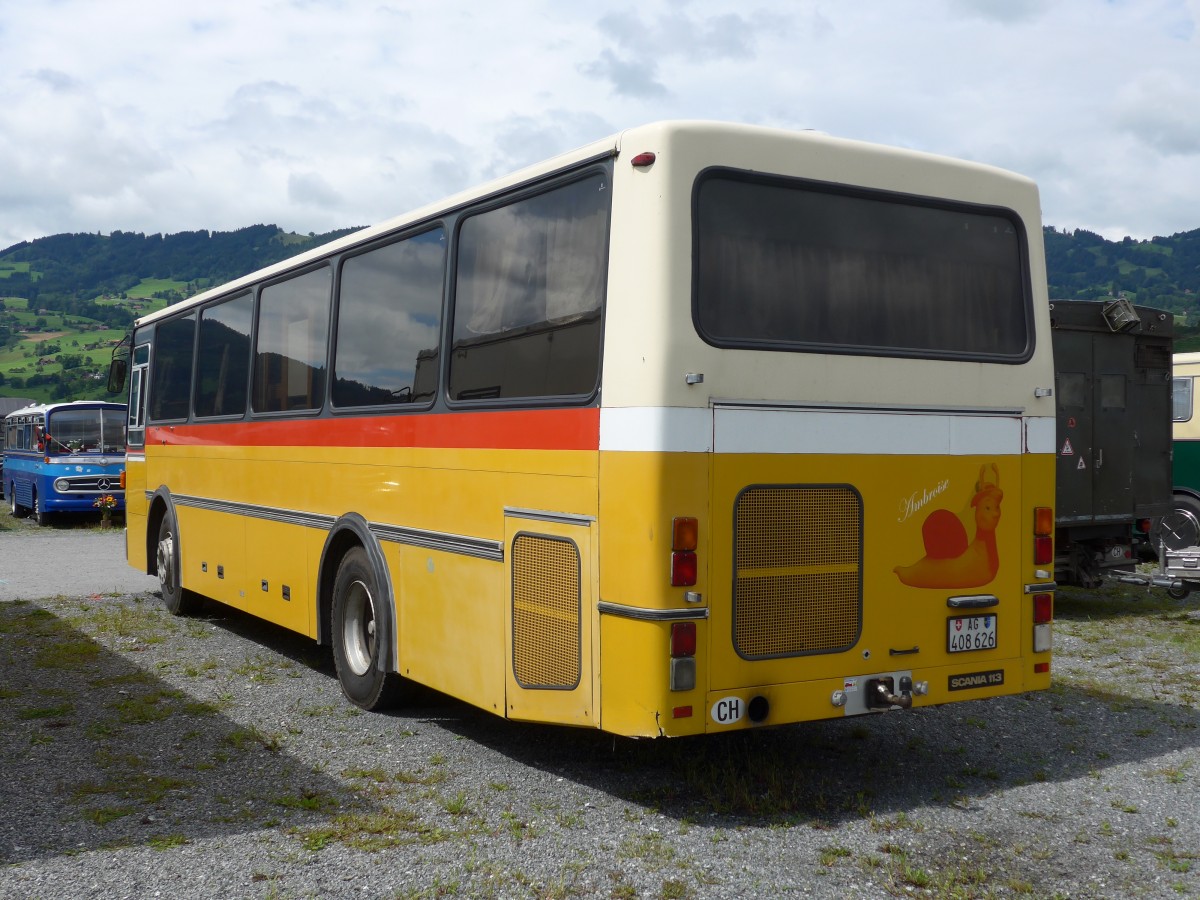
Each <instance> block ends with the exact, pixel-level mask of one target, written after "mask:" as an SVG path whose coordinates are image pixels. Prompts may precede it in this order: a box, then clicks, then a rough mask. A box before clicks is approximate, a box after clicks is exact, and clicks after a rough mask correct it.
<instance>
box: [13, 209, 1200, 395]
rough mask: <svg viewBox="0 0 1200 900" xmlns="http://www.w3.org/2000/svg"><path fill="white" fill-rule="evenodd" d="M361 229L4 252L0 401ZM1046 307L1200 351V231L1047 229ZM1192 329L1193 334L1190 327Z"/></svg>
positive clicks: (48, 387)
mask: <svg viewBox="0 0 1200 900" xmlns="http://www.w3.org/2000/svg"><path fill="white" fill-rule="evenodd" d="M353 230H354V229H351V228H347V229H341V230H338V231H333V232H329V233H328V234H321V235H317V234H309V235H299V234H294V233H290V232H285V231H283V230H282V229H280V228H279V227H278V226H275V225H251V226H249V227H248V228H240V229H238V230H237V231H224V232H222V231H185V232H180V233H178V234H168V235H162V234H150V235H146V234H140V233H132V232H122V231H114V232H113V233H112V234H110V235H101V234H56V235H51V236H50V237H44V238H38V239H37V240H34V241H24V242H22V243H20V244H14V245H13V246H11V247H9V248H7V249H6V250H4V251H2V252H0V304H2V306H0V396H7V397H12V396H23V397H34V398H36V399H38V400H50V399H71V400H77V399H90V398H98V397H102V396H104V377H105V373H106V372H107V369H108V362H109V360H110V359H111V357H112V347H113V345H114V344H115V343H116V342H117V341H119V340H120V338H121V336H122V335H124V334H125V332H126V331H127V330H128V328H129V325H130V323H132V321H133V319H134V318H135V317H136V316H140V315H145V314H146V313H148V312H151V311H153V310H155V309H160V308H162V307H163V306H165V305H166V304H168V303H173V302H175V301H177V300H181V299H183V298H185V297H190V296H191V295H192V294H195V293H197V292H198V291H201V290H204V289H205V288H207V287H210V286H212V285H216V284H221V283H223V282H225V281H229V280H230V279H233V278H237V277H239V276H241V275H244V274H246V273H247V272H252V271H254V270H255V269H259V268H262V267H263V266H266V265H270V264H271V263H275V262H279V261H280V260H283V259H287V258H288V257H290V256H293V255H295V254H297V253H302V252H304V251H306V250H309V249H312V248H313V247H317V246H320V245H321V244H324V243H326V242H328V241H331V240H333V239H335V238H338V237H341V236H342V235H345V234H349V233H350V232H351V231H353ZM1043 240H1044V242H1045V248H1046V267H1047V280H1048V282H1049V288H1050V296H1051V298H1055V299H1057V298H1063V299H1097V300H1098V299H1104V298H1108V297H1114V296H1121V295H1124V296H1126V297H1128V298H1129V299H1130V300H1133V301H1134V302H1136V303H1139V304H1143V305H1147V306H1157V307H1159V308H1161V309H1166V310H1170V311H1171V312H1173V313H1175V314H1176V315H1177V316H1179V317H1180V327H1179V328H1177V331H1176V336H1177V343H1176V348H1177V349H1200V229H1198V230H1196V231H1188V232H1182V233H1178V234H1173V235H1171V236H1170V237H1156V238H1152V239H1151V240H1148V241H1135V240H1133V239H1132V238H1125V239H1124V240H1122V241H1108V240H1105V239H1104V238H1102V237H1100V235H1098V234H1093V233H1092V232H1090V231H1083V230H1076V231H1073V232H1067V231H1059V230H1057V229H1056V228H1054V227H1053V226H1047V227H1046V228H1045V229H1044V230H1043ZM1189 322H1196V323H1198V324H1196V325H1189V324H1188V323H1189Z"/></svg>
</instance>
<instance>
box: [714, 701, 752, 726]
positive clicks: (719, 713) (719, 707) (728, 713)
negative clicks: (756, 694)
mask: <svg viewBox="0 0 1200 900" xmlns="http://www.w3.org/2000/svg"><path fill="white" fill-rule="evenodd" d="M711 713H712V720H713V721H714V722H716V723H717V724H718V725H732V724H734V723H735V722H740V721H741V720H742V717H743V716H744V715H745V714H746V704H745V702H744V701H743V700H742V698H741V697H722V698H721V699H720V700H718V701H717V702H716V703H714V704H713V705H712V710H711Z"/></svg>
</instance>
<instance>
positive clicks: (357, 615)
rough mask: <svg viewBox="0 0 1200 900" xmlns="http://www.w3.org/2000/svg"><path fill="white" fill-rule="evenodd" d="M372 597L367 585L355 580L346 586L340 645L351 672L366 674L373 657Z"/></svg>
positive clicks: (373, 604) (373, 612)
mask: <svg viewBox="0 0 1200 900" xmlns="http://www.w3.org/2000/svg"><path fill="white" fill-rule="evenodd" d="M376 640H377V635H376V633H375V601H374V599H373V598H372V597H371V589H370V588H368V587H367V586H366V584H364V583H363V582H361V581H355V582H354V583H353V584H351V585H350V587H349V588H347V590H346V605H345V614H344V615H343V616H342V648H343V649H344V650H345V651H346V664H347V665H348V666H349V667H350V671H351V672H353V673H354V674H355V675H359V676H361V675H366V674H367V672H368V671H370V669H371V660H372V659H374V658H375V643H376Z"/></svg>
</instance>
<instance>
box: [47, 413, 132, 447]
mask: <svg viewBox="0 0 1200 900" xmlns="http://www.w3.org/2000/svg"><path fill="white" fill-rule="evenodd" d="M45 444H46V453H47V454H49V455H60V454H65V453H87V452H98V453H123V452H124V451H125V411H124V410H123V409H60V410H58V411H57V412H53V413H51V414H50V420H49V422H47V423H46V442H45Z"/></svg>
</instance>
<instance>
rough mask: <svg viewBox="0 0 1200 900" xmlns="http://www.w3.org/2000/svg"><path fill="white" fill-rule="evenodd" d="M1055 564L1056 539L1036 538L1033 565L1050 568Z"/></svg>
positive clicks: (1034, 540)
mask: <svg viewBox="0 0 1200 900" xmlns="http://www.w3.org/2000/svg"><path fill="white" fill-rule="evenodd" d="M1052 562H1054V538H1051V537H1035V538H1034V539H1033V564H1034V565H1035V566H1048V565H1050V563H1052Z"/></svg>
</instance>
